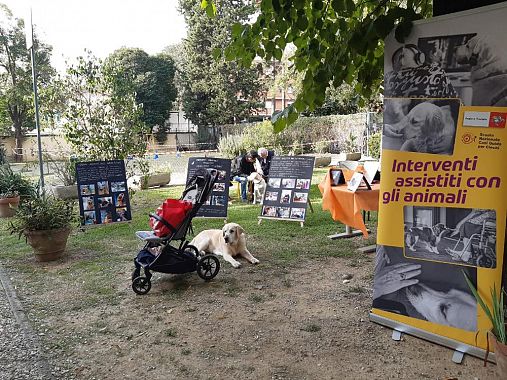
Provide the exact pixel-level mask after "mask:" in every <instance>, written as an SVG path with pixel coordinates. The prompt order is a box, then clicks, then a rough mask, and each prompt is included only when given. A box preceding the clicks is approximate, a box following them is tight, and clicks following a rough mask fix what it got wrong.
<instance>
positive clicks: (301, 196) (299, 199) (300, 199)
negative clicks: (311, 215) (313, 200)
mask: <svg viewBox="0 0 507 380" xmlns="http://www.w3.org/2000/svg"><path fill="white" fill-rule="evenodd" d="M292 201H293V202H294V203H306V202H307V201H308V193H298V192H294V199H293V200H292Z"/></svg>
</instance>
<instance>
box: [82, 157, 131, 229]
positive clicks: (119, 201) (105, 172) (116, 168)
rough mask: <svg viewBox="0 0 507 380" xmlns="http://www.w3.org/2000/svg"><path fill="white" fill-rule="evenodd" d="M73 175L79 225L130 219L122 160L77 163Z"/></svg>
mask: <svg viewBox="0 0 507 380" xmlns="http://www.w3.org/2000/svg"><path fill="white" fill-rule="evenodd" d="M76 177H77V187H78V194H79V212H80V215H81V224H82V225H84V226H90V225H95V224H108V223H115V222H126V221H129V220H131V219H132V215H131V211H130V200H129V194H128V189H127V179H126V176H125V163H124V162H123V161H122V160H112V161H90V162H78V163H77V164H76Z"/></svg>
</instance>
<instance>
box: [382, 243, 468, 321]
mask: <svg viewBox="0 0 507 380" xmlns="http://www.w3.org/2000/svg"><path fill="white" fill-rule="evenodd" d="M465 275H467V276H468V278H469V279H471V280H472V282H473V283H475V282H476V269H475V268H463V267H459V266H455V265H444V264H439V263H434V262H428V261H419V260H413V259H409V258H406V257H404V256H403V249H402V248H401V247H391V246H382V245H381V246H378V247H377V256H376V260H375V279H374V282H373V307H375V308H378V309H381V310H384V311H388V312H391V313H396V314H400V315H405V316H407V317H411V318H417V319H421V320H425V321H428V322H433V323H436V324H439V325H444V326H450V327H456V328H459V329H463V330H467V331H475V330H476V329H477V301H476V300H475V298H474V296H473V294H472V291H471V290H470V288H469V287H468V285H467V283H466V280H465V277H464V276H465Z"/></svg>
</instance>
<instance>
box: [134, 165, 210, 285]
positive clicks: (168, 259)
mask: <svg viewBox="0 0 507 380" xmlns="http://www.w3.org/2000/svg"><path fill="white" fill-rule="evenodd" d="M216 178H217V172H216V170H198V171H197V172H196V173H195V175H194V176H192V178H190V179H189V180H188V182H187V186H186V188H185V190H184V191H183V194H182V197H181V199H185V200H186V199H189V200H192V201H193V206H192V208H191V209H190V211H189V212H188V213H187V214H186V216H185V218H184V219H183V221H182V222H181V224H180V225H179V226H178V227H177V228H174V227H173V226H171V225H170V224H169V223H168V222H167V221H165V220H164V219H163V218H162V217H161V216H159V215H156V214H153V213H150V214H149V215H150V217H153V218H155V219H157V220H158V221H160V222H162V223H163V224H164V225H166V226H167V227H169V229H170V230H172V233H171V234H169V235H167V236H164V237H158V236H156V235H155V234H154V233H153V232H152V231H137V232H136V236H137V237H138V238H139V239H141V240H142V241H144V242H145V245H144V247H143V249H142V250H141V251H140V252H139V253H138V254H137V256H136V257H135V258H134V265H135V269H134V271H133V272H132V290H133V291H134V292H135V293H137V294H140V295H143V294H146V293H148V292H149V291H150V289H151V277H152V276H153V275H152V273H151V272H160V273H172V274H181V273H189V272H194V271H197V274H198V275H199V277H201V278H202V279H203V280H205V281H209V280H211V279H213V278H214V277H215V276H216V275H217V274H218V272H219V271H220V261H219V259H218V257H217V256H216V255H214V254H205V255H201V253H200V252H199V251H198V250H197V248H196V247H194V246H193V245H191V244H190V243H189V241H188V240H187V238H186V236H187V233H188V231H189V230H190V231H192V232H193V229H192V219H193V218H194V217H195V216H196V214H197V212H198V211H199V208H200V207H201V206H202V205H203V204H204V202H205V201H206V200H207V198H208V196H209V194H210V193H211V190H212V189H213V185H214V183H215V181H216ZM174 241H179V245H177V246H175V245H172V244H171V243H172V242H174ZM154 248H155V249H157V250H159V251H160V252H159V253H158V254H157V255H154V254H153V253H152V250H153V249H154ZM141 271H143V272H144V275H141Z"/></svg>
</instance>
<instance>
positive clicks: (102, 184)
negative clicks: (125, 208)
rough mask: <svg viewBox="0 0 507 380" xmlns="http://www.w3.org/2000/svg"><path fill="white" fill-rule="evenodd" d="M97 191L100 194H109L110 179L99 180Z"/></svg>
mask: <svg viewBox="0 0 507 380" xmlns="http://www.w3.org/2000/svg"><path fill="white" fill-rule="evenodd" d="M97 189H98V190H97V193H98V194H99V195H108V194H109V182H108V181H99V182H97Z"/></svg>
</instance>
